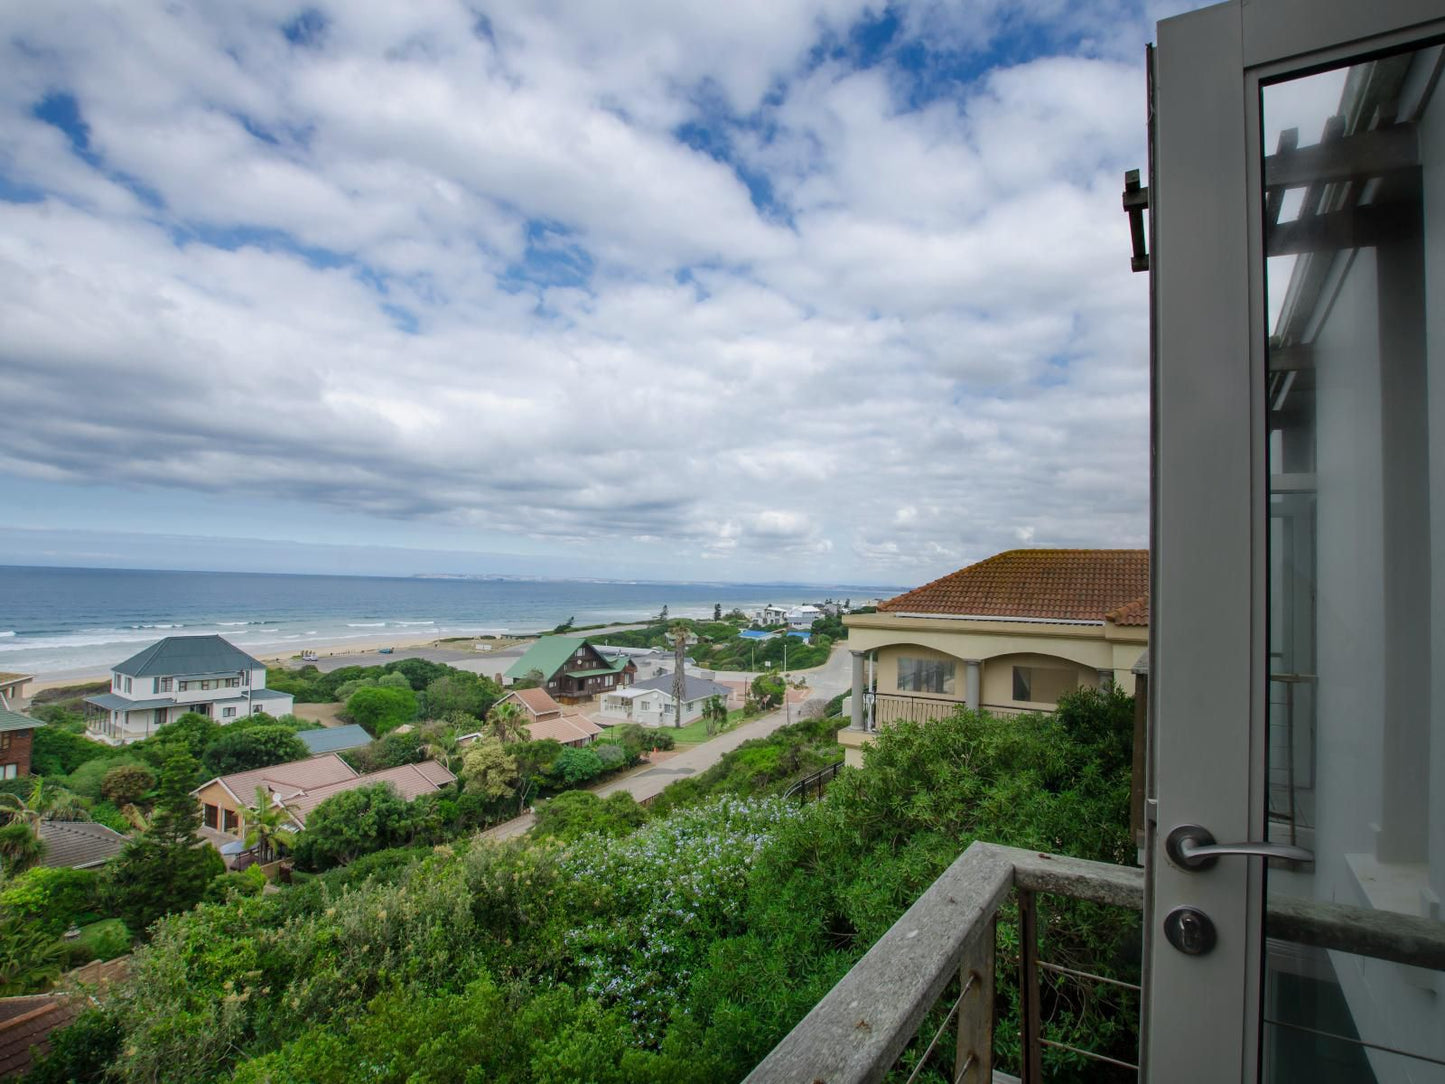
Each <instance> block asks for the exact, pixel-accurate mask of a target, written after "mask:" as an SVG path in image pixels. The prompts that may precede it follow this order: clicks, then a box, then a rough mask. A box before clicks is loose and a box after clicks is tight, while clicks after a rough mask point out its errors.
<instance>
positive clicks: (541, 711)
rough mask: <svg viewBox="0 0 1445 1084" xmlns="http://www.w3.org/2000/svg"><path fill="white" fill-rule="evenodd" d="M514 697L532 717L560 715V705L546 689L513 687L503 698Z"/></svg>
mask: <svg viewBox="0 0 1445 1084" xmlns="http://www.w3.org/2000/svg"><path fill="white" fill-rule="evenodd" d="M512 698H515V699H516V700H517V701H518V702H519V703H520V704H521V705H522V707H524V708H525V709H526V710H527V711H529V712H531V714H532V717H533V718H534V719H539V718H541V717H543V716H546V715H561V714H562V705H561V704H559V703H557V701H555V700H553V699H552V697H551V696H550V695H549V694H548V693H547V690H546V689H513V690H512V691H511V692H509V693H508V694H507V695H506V696H504V697H502V699H503V700H509V699H512Z"/></svg>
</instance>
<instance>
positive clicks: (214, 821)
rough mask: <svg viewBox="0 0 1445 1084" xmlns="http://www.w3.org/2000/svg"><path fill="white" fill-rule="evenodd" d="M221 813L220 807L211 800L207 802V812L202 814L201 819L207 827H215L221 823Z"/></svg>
mask: <svg viewBox="0 0 1445 1084" xmlns="http://www.w3.org/2000/svg"><path fill="white" fill-rule="evenodd" d="M220 813H221V811H220V809H218V808H217V807H216V806H213V805H212V804H211V803H210V802H207V803H206V809H205V813H204V814H202V817H201V820H202V822H203V823H204V824H205V826H206V827H207V828H215V827H217V826H218V825H219V824H220V823H221V821H220Z"/></svg>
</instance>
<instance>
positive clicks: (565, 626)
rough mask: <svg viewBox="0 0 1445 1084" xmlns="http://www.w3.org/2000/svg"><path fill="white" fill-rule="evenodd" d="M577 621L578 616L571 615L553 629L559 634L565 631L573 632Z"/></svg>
mask: <svg viewBox="0 0 1445 1084" xmlns="http://www.w3.org/2000/svg"><path fill="white" fill-rule="evenodd" d="M576 623H577V618H576V617H569V618H567V620H566V621H563V622H562V623H561V624H560V625H558V626H557V627H556V628H554V629H553V630H552V631H553V632H554V633H557V634H559V635H560V634H561V633H564V632H571V631H572V626H573V625H575V624H576Z"/></svg>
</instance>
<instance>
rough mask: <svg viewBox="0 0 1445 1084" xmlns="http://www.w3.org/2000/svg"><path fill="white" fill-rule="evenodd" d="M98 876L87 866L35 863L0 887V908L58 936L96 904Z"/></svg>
mask: <svg viewBox="0 0 1445 1084" xmlns="http://www.w3.org/2000/svg"><path fill="white" fill-rule="evenodd" d="M99 885H100V878H99V875H98V874H96V872H95V871H94V870H89V869H51V868H50V867H48V866H36V867H34V868H33V869H28V870H26V871H25V872H24V873H22V874H20V875H19V876H18V877H15V878H13V879H12V880H10V881H9V882H8V883H7V884H6V885H5V887H4V890H3V891H0V911H4V912H5V913H6V914H9V915H13V916H15V917H16V918H20V919H23V920H24V921H26V922H28V923H31V924H33V925H35V926H36V927H37V928H39V929H41V930H44V931H45V932H46V933H47V934H49V935H50V936H51V937H59V936H60V935H61V934H63V933H64V932H65V931H66V930H68V929H69V928H70V927H71V926H72V925H75V924H76V923H77V922H79V921H80V920H81V919H82V918H83V917H86V916H90V915H92V914H93V913H94V911H95V908H96V900H97V897H98V893H99Z"/></svg>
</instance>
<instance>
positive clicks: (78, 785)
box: [65, 756, 150, 802]
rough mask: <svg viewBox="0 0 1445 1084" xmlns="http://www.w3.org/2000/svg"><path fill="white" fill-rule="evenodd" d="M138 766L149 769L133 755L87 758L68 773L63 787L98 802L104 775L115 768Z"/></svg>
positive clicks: (100, 796)
mask: <svg viewBox="0 0 1445 1084" xmlns="http://www.w3.org/2000/svg"><path fill="white" fill-rule="evenodd" d="M121 767H125V768H140V769H142V770H145V771H149V770H150V769H149V765H147V764H146V763H145V761H143V760H140V759H139V758H138V757H134V756H119V757H99V758H97V759H95V760H87V761H86V762H85V763H84V764H82V765H81V766H80V767H78V768H76V769H75V771H73V772H71V773H70V776H69V778H67V779H66V781H65V789H66V790H68V791H71V792H72V793H74V794H78V795H80V796H81V797H82V798H89V799H90V800H91V801H93V802H98V801H100V799H101V798H102V797H103V795H102V793H101V787H102V786H103V784H104V783H105V777H106V776H107V775H108V774H109V773H110V772H112V771H114V770H115V769H116V768H121Z"/></svg>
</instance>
